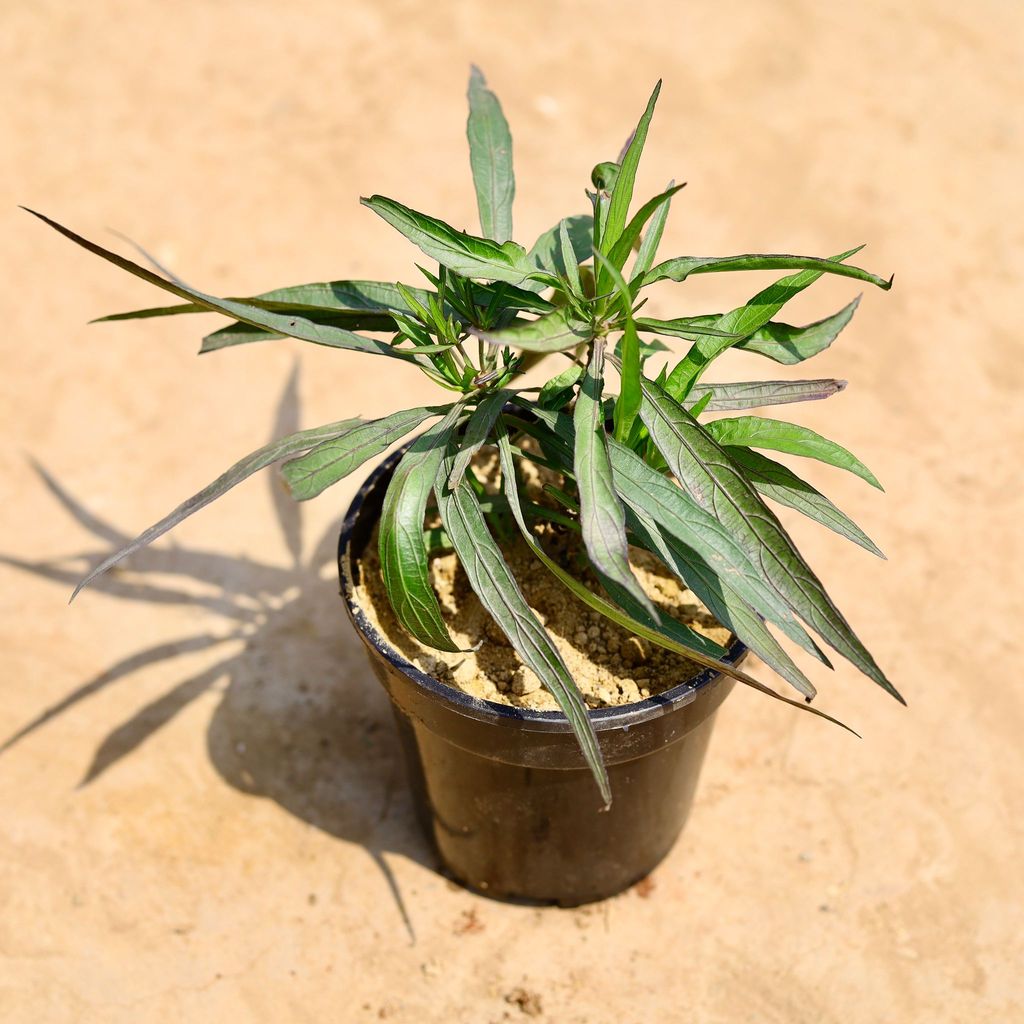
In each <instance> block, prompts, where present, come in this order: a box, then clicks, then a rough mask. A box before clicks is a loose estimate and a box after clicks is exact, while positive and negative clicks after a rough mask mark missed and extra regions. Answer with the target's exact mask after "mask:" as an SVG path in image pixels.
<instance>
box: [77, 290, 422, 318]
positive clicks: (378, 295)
mask: <svg viewBox="0 0 1024 1024" xmlns="http://www.w3.org/2000/svg"><path fill="white" fill-rule="evenodd" d="M409 290H410V291H411V292H412V293H413V294H414V295H416V297H417V299H418V300H419V301H421V302H422V303H424V304H426V302H427V296H428V295H429V292H428V291H427V290H426V289H424V288H411V289H409ZM230 301H232V302H243V303H245V304H247V305H250V306H258V307H259V308H260V309H268V310H271V311H272V312H275V313H301V312H306V313H308V314H309V318H310V319H314V320H315V319H317V318H318V316H317V315H327V314H328V313H334V314H358V313H363V314H374V313H375V314H378V315H381V316H386V314H387V313H389V312H390V311H392V310H397V311H398V312H400V313H410V312H412V310H411V309H409V306H408V304H407V303H406V301H405V299H404V298H403V297H402V294H401V292H400V291H399V290H398V287H397V285H394V284H389V283H387V282H385V281H317V282H314V283H312V284H298V285H290V286H289V287H287V288H275V289H274V290H273V291H269V292H261V293H260V294H259V295H252V296H248V297H243V298H232V299H231V300H230ZM207 312H209V310H208V309H207V308H206V307H205V306H200V305H198V304H197V303H194V302H186V303H183V304H181V305H178V306H159V307H156V308H153V309H137V310H133V311H132V312H129V313H113V314H111V315H110V316H102V317H100V318H99V319H98V320H96V321H94V322H95V323H102V322H104V321H108V320H140V319H147V318H150V317H159V316H178V315H180V314H182V313H207ZM349 326H350V325H349ZM383 329H385V330H386V329H387V328H383Z"/></svg>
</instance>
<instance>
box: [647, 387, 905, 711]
mask: <svg viewBox="0 0 1024 1024" xmlns="http://www.w3.org/2000/svg"><path fill="white" fill-rule="evenodd" d="M640 415H641V417H642V418H643V421H644V424H645V425H646V426H647V429H648V430H649V431H650V434H651V437H652V439H653V440H654V443H655V445H656V446H657V448H658V451H660V452H661V454H662V456H663V457H664V458H665V461H666V462H667V463H668V466H669V468H670V469H671V470H672V472H673V474H674V475H675V476H676V478H677V479H678V480H679V482H680V484H681V485H682V486H683V487H684V488H685V489H686V490H687V492H688V493H689V494H690V495H691V496H692V497H693V498H694V500H695V501H696V502H697V503H698V504H700V505H701V506H702V507H703V508H705V509H708V510H709V511H712V512H713V513H714V515H715V516H716V517H717V518H718V519H719V520H720V521H722V522H723V524H724V525H725V526H726V527H727V528H728V530H729V532H730V533H731V534H732V535H733V536H734V537H735V538H736V539H737V540H738V541H739V542H740V543H741V544H742V545H743V546H744V548H745V550H746V552H747V554H748V556H749V557H750V558H751V559H752V560H753V561H755V563H758V564H760V565H761V567H762V570H763V572H764V578H765V580H766V581H767V582H768V583H769V584H770V585H771V586H772V588H773V589H774V590H775V591H776V593H777V594H778V595H779V596H780V597H781V598H782V599H783V600H785V601H786V602H787V603H788V604H789V606H790V607H791V608H792V609H793V610H794V611H796V612H797V613H798V614H799V615H800V616H801V617H802V618H803V619H804V621H805V622H807V624H808V625H809V626H811V627H812V628H813V629H814V630H816V631H817V632H818V634H819V635H820V636H821V637H822V638H823V639H824V640H825V641H826V642H827V643H828V644H830V645H831V646H832V647H834V648H835V649H836V650H837V651H838V652H839V653H840V654H842V655H843V656H844V657H846V658H848V659H849V660H850V661H851V662H852V663H853V664H854V665H856V666H857V668H859V669H860V670H861V671H862V672H863V673H864V674H865V675H867V676H868V677H869V678H871V679H872V680H874V681H875V682H876V683H878V685H879V686H881V687H882V688H883V689H884V690H886V691H887V692H888V693H889V694H891V695H892V696H893V697H895V698H896V699H897V700H900V701H901V702H902V700H903V698H902V697H900V695H899V693H898V691H897V690H896V688H895V687H894V686H893V685H892V683H890V682H889V680H888V679H887V678H886V677H885V674H884V673H883V672H882V670H881V669H880V668H879V667H878V665H877V664H876V663H875V660H874V659H873V658H872V657H871V655H870V653H869V652H868V650H867V648H865V647H864V645H863V644H862V643H861V642H860V640H859V639H858V638H857V636H856V635H855V634H854V632H853V630H852V629H850V626H849V624H848V623H847V622H846V619H845V618H843V616H842V614H841V613H840V612H839V609H838V608H836V606H835V604H834V603H833V602H832V599H831V598H830V597H829V596H828V594H827V593H826V591H825V588H824V587H823V586H822V584H821V581H820V580H819V579H818V578H817V576H815V574H814V572H813V571H812V570H811V568H810V566H808V565H807V563H806V561H805V560H804V558H803V556H802V555H801V554H800V553H799V552H798V551H797V550H796V548H795V546H794V545H793V542H792V540H791V539H790V538H789V535H788V534H787V533H786V531H785V530H784V529H783V527H782V524H781V523H780V522H779V521H778V519H777V518H776V517H775V515H774V513H772V511H771V510H770V509H769V508H768V506H767V505H765V503H764V502H763V501H762V500H761V498H760V496H759V495H758V494H757V492H756V491H755V490H754V488H753V486H752V485H751V484H750V483H749V482H748V481H747V479H746V478H745V477H744V476H743V473H742V472H741V471H740V470H739V469H738V467H736V465H735V464H734V463H733V462H732V461H731V460H730V459H729V457H728V455H727V454H726V453H725V452H724V451H723V450H722V448H721V447H720V446H719V445H718V444H717V443H716V442H715V441H714V439H713V438H712V437H711V436H710V435H709V434H708V433H707V432H706V431H705V430H704V429H703V428H702V427H701V426H700V424H698V423H697V421H696V420H694V419H693V417H691V416H690V415H689V413H687V412H686V410H685V409H683V408H681V407H680V406H679V405H678V404H677V403H676V402H674V401H672V399H671V398H669V396H668V395H667V394H666V393H665V392H664V391H662V390H661V389H660V388H658V386H657V385H656V384H654V383H653V382H650V381H646V382H645V383H644V404H643V407H642V409H641V412H640Z"/></svg>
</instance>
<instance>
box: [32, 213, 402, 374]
mask: <svg viewBox="0 0 1024 1024" xmlns="http://www.w3.org/2000/svg"><path fill="white" fill-rule="evenodd" d="M24 209H26V210H27V212H28V213H31V214H32V215H33V216H34V217H38V218H39V220H41V221H43V223H44V224H49V225H50V227H52V228H53V229H54V230H55V231H58V232H60V234H62V235H63V236H64V237H65V238H69V239H70V240H71V241H72V242H75V243H76V244H78V245H80V246H81V247H82V248H83V249H87V250H88V251H89V252H91V253H94V254H95V255H97V256H100V257H102V258H103V259H105V260H107V262H109V263H113V264H114V266H116V267H120V268H121V269H122V270H126V271H128V273H130V274H134V275H135V276H136V277H139V278H142V280H143V281H148V282H149V283H150V284H154V285H156V286H157V287H158V288H163V289H164V291H167V292H171V294H172V295H177V296H179V297H180V298H183V299H191V300H192V301H193V302H195V303H197V304H198V305H200V306H204V307H205V308H206V309H209V310H212V311H213V312H215V313H223V314H224V315H225V316H229V317H231V318H232V319H234V320H240V321H241V322H242V323H246V324H250V325H252V326H253V327H262V328H263V329H265V330H268V331H273V332H276V333H278V334H282V335H284V336H285V337H288V338H298V339H300V340H301V341H311V342H313V343H315V344H318V345H329V346H330V347H332V348H344V349H350V350H352V351H356V352H369V353H373V354H376V355H385V356H392V357H394V358H396V359H412V358H413V356H410V355H408V354H407V353H404V352H402V351H401V350H400V349H395V348H392V347H391V346H390V345H387V344H385V343H384V342H382V341H378V340H377V339H376V338H364V337H363V336H362V335H359V334H353V333H352V332H351V331H347V330H344V329H343V328H341V327H332V326H330V325H328V324H317V323H313V322H312V321H311V320H306V319H304V318H303V317H300V316H298V315H291V314H281V313H272V312H270V311H269V310H264V309H259V308H257V307H255V306H247V305H245V304H243V303H240V302H232V301H231V300H230V299H218V298H216V297H215V296H213V295H206V294H204V293H203V292H198V291H196V290H195V289H193V288H189V287H187V286H186V285H183V284H181V283H179V282H174V281H167V280H165V279H164V278H162V277H160V276H159V275H158V274H154V273H153V272H152V271H151V270H147V269H146V268H145V267H140V266H139V265H138V264H137V263H133V262H132V261H131V260H128V259H125V258H124V257H123V256H119V255H118V254H117V253H114V252H110V251H109V250H108V249H104V248H103V247H102V246H100V245H97V244H96V243H95V242H90V241H89V240H88V239H85V238H83V237H82V236H81V235H77V234H75V232H74V231H72V230H70V228H66V227H64V226H63V225H61V224H58V223H57V222H56V221H54V220H51V219H50V218H49V217H46V216H44V215H43V214H41V213H37V212H36V211H35V210H28V208H27V207H24Z"/></svg>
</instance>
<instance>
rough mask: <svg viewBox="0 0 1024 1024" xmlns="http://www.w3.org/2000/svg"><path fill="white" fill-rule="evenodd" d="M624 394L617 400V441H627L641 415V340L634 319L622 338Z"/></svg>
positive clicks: (628, 321) (629, 321) (629, 322)
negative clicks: (637, 334)
mask: <svg viewBox="0 0 1024 1024" xmlns="http://www.w3.org/2000/svg"><path fill="white" fill-rule="evenodd" d="M621 373H622V392H621V394H620V395H619V397H618V398H617V399H616V400H615V439H616V440H617V441H623V442H624V441H625V440H626V438H628V437H629V435H630V432H631V431H632V429H633V424H634V423H635V422H636V418H637V416H638V415H639V414H640V402H641V400H642V397H643V396H642V395H641V393H640V340H639V338H637V336H636V327H634V326H633V318H632V317H629V319H628V320H627V321H626V331H625V333H624V334H623V336H622V370H621Z"/></svg>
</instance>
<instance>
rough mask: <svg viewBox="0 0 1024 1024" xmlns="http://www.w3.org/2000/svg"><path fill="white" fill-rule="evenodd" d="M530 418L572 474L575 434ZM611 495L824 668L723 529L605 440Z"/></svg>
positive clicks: (546, 414)
mask: <svg viewBox="0 0 1024 1024" xmlns="http://www.w3.org/2000/svg"><path fill="white" fill-rule="evenodd" d="M532 412H533V414H534V416H535V417H536V418H537V419H538V420H539V421H540V422H541V423H542V424H543V425H544V427H545V428H547V433H546V434H542V433H539V432H538V433H537V434H536V435H535V436H537V440H538V441H539V442H540V445H541V448H542V449H543V450H544V451H545V453H548V454H550V455H551V456H552V457H553V458H554V459H555V461H556V462H560V463H562V464H563V465H564V466H567V468H568V471H569V472H570V473H571V472H572V453H573V446H574V443H575V440H574V439H575V432H574V430H573V421H572V419H571V418H570V417H569V416H567V415H566V414H564V413H559V412H554V411H550V410H546V409H541V408H538V407H533V408H532ZM608 454H609V457H610V459H611V464H612V473H613V480H614V484H615V490H616V493H617V494H618V495H619V497H620V498H621V500H622V501H623V502H624V503H625V504H626V506H627V507H628V508H630V509H632V510H633V511H635V512H637V513H638V514H642V515H646V516H648V518H651V519H654V520H655V521H656V522H657V523H658V525H659V526H660V527H661V528H663V529H664V530H665V531H667V532H668V533H669V534H671V535H672V536H674V537H677V538H678V539H679V540H681V541H682V542H683V543H684V544H686V545H687V546H688V547H690V548H692V549H693V550H694V551H696V552H697V553H698V554H699V555H700V557H701V558H702V559H703V560H704V561H705V562H706V563H707V564H708V566H710V567H711V569H712V571H713V572H714V573H715V575H716V576H718V577H719V578H720V579H722V580H728V581H729V582H730V585H731V586H732V587H733V589H735V590H736V591H737V592H738V593H739V594H740V595H741V596H742V597H743V598H744V600H746V601H747V602H748V603H749V604H750V605H751V606H752V607H753V608H754V609H756V611H757V612H758V613H759V614H761V615H763V616H764V617H765V618H767V619H769V620H770V621H771V622H774V623H775V624H776V625H777V626H779V628H780V629H782V631H783V632H784V633H785V634H786V636H788V637H789V638H790V639H791V640H793V642H794V643H796V644H798V645H799V646H800V647H802V648H803V649H804V650H805V651H807V652H808V653H809V654H811V655H813V656H814V657H815V658H817V659H818V660H820V661H822V662H823V663H824V664H826V665H827V664H828V659H827V658H826V657H825V656H824V655H823V654H822V653H821V651H820V650H819V649H818V648H817V646H816V645H815V644H814V642H813V641H812V640H811V639H810V637H809V636H808V635H807V633H806V632H805V631H804V630H803V628H802V627H801V626H800V624H799V623H798V622H797V621H796V618H795V616H794V615H793V612H792V610H791V609H790V608H789V605H788V604H786V602H785V601H784V600H782V599H781V598H780V597H779V596H778V595H777V594H776V593H775V591H774V590H773V589H772V588H771V587H770V586H769V585H768V583H767V582H766V581H765V580H764V579H763V578H762V577H761V575H760V573H759V571H758V569H757V567H755V565H754V564H753V563H752V562H751V560H750V559H749V558H748V557H747V555H746V553H745V552H744V550H743V548H742V547H741V546H740V545H739V544H738V543H737V541H736V540H735V539H733V537H732V536H731V535H730V534H729V532H728V531H727V530H726V529H725V527H724V526H723V525H722V524H721V523H720V522H719V521H718V520H717V519H716V518H715V517H714V516H713V515H712V514H710V513H709V512H707V511H705V510H704V509H703V508H702V507H701V506H700V505H698V504H697V503H696V502H695V501H694V500H693V499H692V498H691V497H690V496H689V495H688V494H686V493H685V492H684V491H682V490H681V489H680V488H679V487H678V486H677V485H676V484H675V483H673V481H672V480H671V479H670V478H669V477H668V476H666V475H665V474H664V473H661V472H658V470H656V469H653V468H652V467H651V466H649V465H648V464H647V463H646V462H645V461H644V460H643V459H642V458H641V457H640V456H639V455H638V454H637V453H636V452H634V451H632V450H631V449H630V448H628V447H626V446H625V445H621V444H619V443H618V442H617V441H615V440H614V439H613V438H609V439H608Z"/></svg>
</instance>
